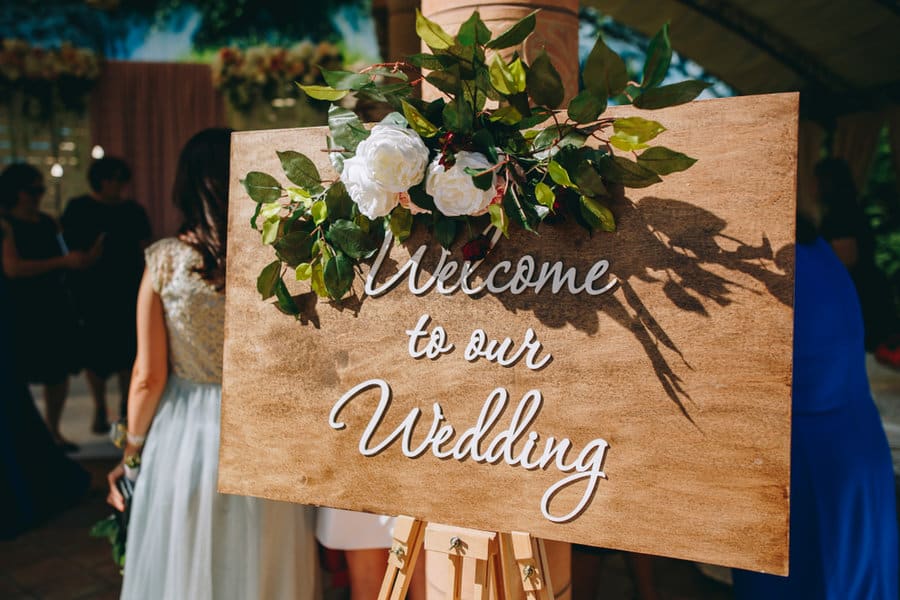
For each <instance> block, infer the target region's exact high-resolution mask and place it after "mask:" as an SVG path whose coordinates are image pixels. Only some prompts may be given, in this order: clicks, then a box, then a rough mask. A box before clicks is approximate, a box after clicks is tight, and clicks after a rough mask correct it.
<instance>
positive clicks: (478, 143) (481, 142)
mask: <svg viewBox="0 0 900 600" xmlns="http://www.w3.org/2000/svg"><path fill="white" fill-rule="evenodd" d="M472 143H473V144H475V148H477V149H478V151H479V152H481V153H482V154H484V155H485V156H487V157H488V160H489V161H491V162H492V163H494V164H497V161H498V160H499V158H500V157H499V156H498V155H497V142H496V140H495V139H494V135H493V134H492V133H491V131H490V129H487V128H484V129H479V130H478V131H476V132H475V135H473V136H472Z"/></svg>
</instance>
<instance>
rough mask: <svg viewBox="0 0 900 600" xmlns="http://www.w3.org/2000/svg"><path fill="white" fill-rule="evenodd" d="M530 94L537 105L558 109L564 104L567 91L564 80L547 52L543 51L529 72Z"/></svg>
mask: <svg viewBox="0 0 900 600" xmlns="http://www.w3.org/2000/svg"><path fill="white" fill-rule="evenodd" d="M526 83H527V86H528V94H529V95H530V96H531V99H532V100H534V101H535V102H536V103H537V104H541V105H543V106H547V107H549V108H556V107H558V106H559V105H560V104H562V101H563V98H564V97H565V94H566V90H565V89H564V88H563V83H562V78H561V77H560V76H559V72H558V71H557V70H556V67H554V66H553V63H552V62H550V56H549V55H548V54H547V51H546V50H541V52H540V54H538V55H537V56H536V57H535V59H534V61H533V62H532V63H531V68H530V69H529V70H528V74H527V77H526Z"/></svg>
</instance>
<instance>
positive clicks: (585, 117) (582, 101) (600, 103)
mask: <svg viewBox="0 0 900 600" xmlns="http://www.w3.org/2000/svg"><path fill="white" fill-rule="evenodd" d="M605 110H606V96H602V97H601V96H595V95H594V94H593V93H591V91H590V90H582V91H581V92H579V93H578V95H577V96H575V97H574V98H572V100H570V101H569V110H568V114H569V118H570V119H572V120H573V121H575V122H576V123H590V122H592V121H596V120H597V117H599V116H600V115H601V114H603V111H605Z"/></svg>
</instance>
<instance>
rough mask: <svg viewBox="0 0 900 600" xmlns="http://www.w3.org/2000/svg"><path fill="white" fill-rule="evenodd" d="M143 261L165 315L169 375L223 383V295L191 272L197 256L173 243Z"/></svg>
mask: <svg viewBox="0 0 900 600" xmlns="http://www.w3.org/2000/svg"><path fill="white" fill-rule="evenodd" d="M146 259H147V272H148V274H149V276H150V279H151V282H152V283H153V289H154V290H155V291H156V293H158V294H159V296H160V298H161V299H162V304H163V311H164V312H165V317H166V334H167V336H168V341H169V368H170V369H171V372H172V373H173V374H175V375H177V376H178V377H181V378H184V379H188V380H191V381H196V382H198V383H221V381H222V345H223V342H224V332H223V326H224V321H225V295H224V294H222V293H221V292H217V291H216V290H215V289H214V288H213V287H212V286H211V285H209V284H208V283H207V282H205V281H203V279H202V278H201V277H200V275H199V274H198V273H196V272H194V271H193V268H194V267H196V266H198V265H199V264H200V262H201V258H200V255H199V254H198V253H197V251H196V250H194V249H193V248H191V247H190V246H188V245H187V244H185V243H184V242H181V241H180V240H178V239H177V238H166V239H163V240H160V241H158V242H156V243H155V244H153V245H152V246H150V247H149V248H147V251H146Z"/></svg>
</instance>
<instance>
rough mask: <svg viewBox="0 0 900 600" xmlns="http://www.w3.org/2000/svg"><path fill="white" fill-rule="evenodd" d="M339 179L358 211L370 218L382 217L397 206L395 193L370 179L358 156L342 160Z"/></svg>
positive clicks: (370, 176)
mask: <svg viewBox="0 0 900 600" xmlns="http://www.w3.org/2000/svg"><path fill="white" fill-rule="evenodd" d="M341 181H343V182H344V186H346V188H347V192H348V193H349V194H350V197H351V198H352V199H353V201H354V202H356V206H358V207H359V212H361V213H362V214H364V215H366V216H367V217H368V218H370V219H377V218H378V217H383V216H385V215H387V214H388V213H390V212H391V211H392V210H393V209H394V207H395V206H397V194H396V193H395V192H389V191H388V190H386V189H384V187H383V186H381V185H379V184H378V182H377V181H375V180H374V179H372V174H371V173H370V172H369V169H368V168H366V163H365V162H363V160H362V159H361V158H360V157H359V156H354V157H353V158H348V159H347V160H345V161H344V169H343V171H341Z"/></svg>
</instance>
